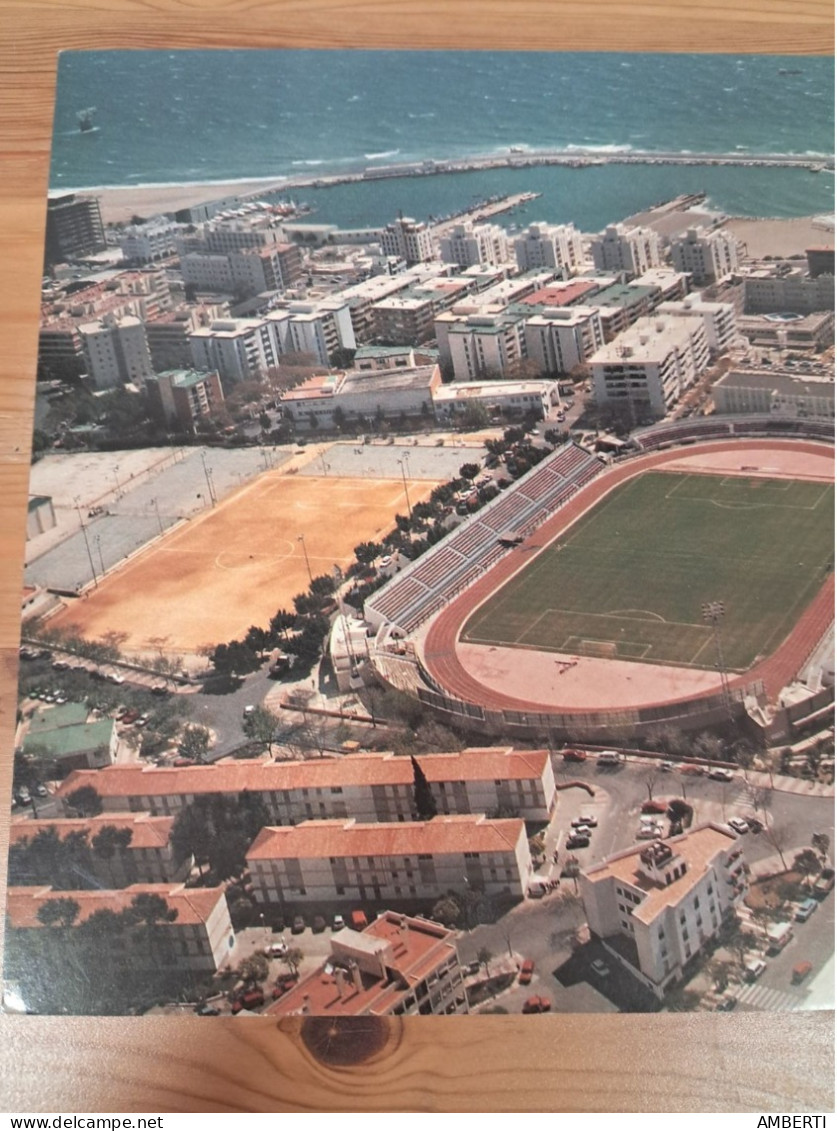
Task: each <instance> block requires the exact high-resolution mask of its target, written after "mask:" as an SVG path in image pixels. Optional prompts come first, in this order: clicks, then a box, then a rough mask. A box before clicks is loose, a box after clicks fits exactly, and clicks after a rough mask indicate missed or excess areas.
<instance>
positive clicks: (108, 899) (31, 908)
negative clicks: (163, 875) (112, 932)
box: [6, 884, 224, 927]
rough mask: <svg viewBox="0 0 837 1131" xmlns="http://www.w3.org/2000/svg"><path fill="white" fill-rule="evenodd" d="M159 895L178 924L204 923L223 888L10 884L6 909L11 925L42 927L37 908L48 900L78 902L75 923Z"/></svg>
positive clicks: (116, 910)
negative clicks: (60, 887)
mask: <svg viewBox="0 0 837 1131" xmlns="http://www.w3.org/2000/svg"><path fill="white" fill-rule="evenodd" d="M144 894H148V895H159V896H162V898H163V899H165V901H166V903H167V904H168V906H169V907H170V908H172V909H174V910H175V911H177V919H176V920H175V922H176V923H178V924H181V925H182V924H187V925H189V924H192V925H193V924H197V923H204V922H206V920H207V919H208V918H209V916H210V915H211V914H212V912H213V911H214V909H215V907H216V906H217V904H218V901H219V900H220V899H223V898H224V889H223V888H222V887H216V888H186V887H184V886H183V885H182V884H131V886H130V887H127V888H120V889H119V890H118V891H106V890H102V889H96V890H94V891H53V889H52V888H50V887H45V886H43V885H40V886H36V887H10V888H9V891H8V895H7V898H6V910H7V913H8V916H9V921H10V922H11V924H12V926H13V927H41V926H43V924H42V923H41V922H40V920H39V919H38V910H39V908H41V907H42V906H43V905H44V904H45V903H46V902H47V901H48V900H50V899H72V900H73V901H74V902H75V903H77V904H78V905H79V914H78V917H77V918H76V921H75V922H76V924H78V923H83V922H84V921H85V919H89V918H90V916H91V915H92V914H93V912H94V911H100V910H102V909H105V908H106V909H107V910H108V911H115V912H120V911H124V910H125V909H126V908H127V907H130V905H131V901H132V900H133V898H134V896H136V895H144Z"/></svg>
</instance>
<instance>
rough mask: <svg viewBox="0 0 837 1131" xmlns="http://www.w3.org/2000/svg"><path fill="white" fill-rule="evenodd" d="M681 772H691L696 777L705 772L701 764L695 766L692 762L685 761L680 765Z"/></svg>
mask: <svg viewBox="0 0 837 1131" xmlns="http://www.w3.org/2000/svg"><path fill="white" fill-rule="evenodd" d="M680 773H681V774H693V775H694V776H695V777H698V776H699V775H700V774H703V773H705V770H704V768H703V766H696V765H695V764H694V763H693V762H687V763H685V765H683V766H681V767H680Z"/></svg>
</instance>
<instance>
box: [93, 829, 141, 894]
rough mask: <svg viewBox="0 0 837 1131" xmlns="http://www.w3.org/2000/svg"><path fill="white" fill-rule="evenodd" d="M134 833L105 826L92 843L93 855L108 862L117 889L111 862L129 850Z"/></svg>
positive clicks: (112, 881) (112, 880)
mask: <svg viewBox="0 0 837 1131" xmlns="http://www.w3.org/2000/svg"><path fill="white" fill-rule="evenodd" d="M133 835H134V834H133V832H132V830H131V829H128V828H123V829H120V828H117V826H116V825H105V826H104V827H103V828H101V829H99V831H98V832H97V833H96V835H95V836H94V837H93V840H92V841H91V842H90V847H91V848H92V850H93V854H94V855H95V856H98V857H99V858H100V859H101V860H106V861H107V865H108V870H109V872H110V878H111V883H112V884H113V886H114V887H116V886H117V885H116V881H115V880H114V876H113V867H112V865H111V861H112V860H113V858H114V856H116V855H120V856H121V855H122V853H123V852H125V851H126V850H127V848H128V846H129V845H130V843H131V840H132V838H133Z"/></svg>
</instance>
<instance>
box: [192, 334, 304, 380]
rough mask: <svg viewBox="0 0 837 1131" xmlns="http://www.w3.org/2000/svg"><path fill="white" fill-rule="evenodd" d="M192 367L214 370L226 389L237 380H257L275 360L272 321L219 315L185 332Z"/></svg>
mask: <svg viewBox="0 0 837 1131" xmlns="http://www.w3.org/2000/svg"><path fill="white" fill-rule="evenodd" d="M189 349H190V352H191V355H192V357H191V364H192V368H193V369H196V370H198V371H199V372H204V373H211V372H215V373H218V374H219V375H220V377H221V381H222V382H223V384H224V386H225V388H226V389H227V390H229V389H230V388H231V387H232V386H234V385H236V384H237V383H238V382H239V381H258V380H260V379H261V378H262V377H263V376H264V374H265V373H266V372H267V370H268V369H269V368H271V366H274V365H276V364H277V362H278V358H279V355H280V353H282V352H284V350H283V349H280V344H279V343H278V342H277V337H276V332H275V329H274V326H273V324H272V323H270V322H268V321H267V320H266V319H263V318H223V319H217V320H216V321H214V322H213V323H212V324H211V325H210V326H201V327H199V328H198V329H196V330H193V331H192V332H191V333H190V334H189Z"/></svg>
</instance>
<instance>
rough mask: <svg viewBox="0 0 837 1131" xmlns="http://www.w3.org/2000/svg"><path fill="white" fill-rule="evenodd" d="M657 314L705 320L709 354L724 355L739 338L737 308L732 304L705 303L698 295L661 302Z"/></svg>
mask: <svg viewBox="0 0 837 1131" xmlns="http://www.w3.org/2000/svg"><path fill="white" fill-rule="evenodd" d="M657 313H658V314H662V315H665V316H668V315H671V317H673V318H693V317H699V318H702V319H703V324H704V326H705V328H706V340H707V342H708V343H709V352H710V353H712V354H713V355H717V354H719V353H724V351H725V350H728V349H729V348H730V346H731V345H732V344H733V342H734V341H735V339H736V338H737V337H738V327H737V324H736V321H735V307H734V306H733V305H732V303H731V302H705V301H704V300H703V299H701V298H700V297H699V296H698V295H689V296H688V298H684V299H683V300H682V301H681V302H661V303H660V305H659V306H658V307H657Z"/></svg>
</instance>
